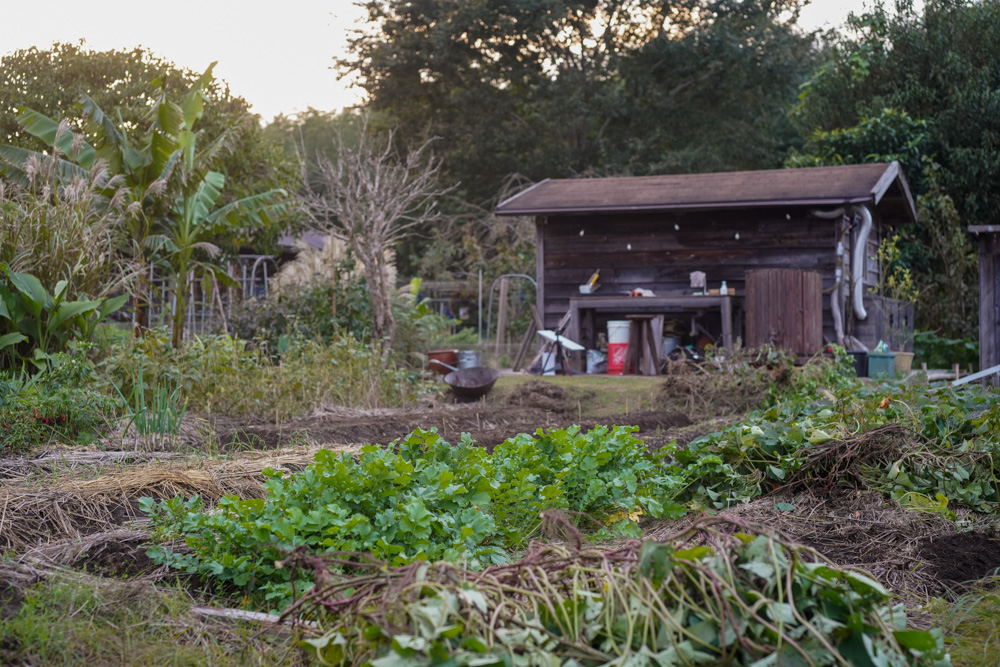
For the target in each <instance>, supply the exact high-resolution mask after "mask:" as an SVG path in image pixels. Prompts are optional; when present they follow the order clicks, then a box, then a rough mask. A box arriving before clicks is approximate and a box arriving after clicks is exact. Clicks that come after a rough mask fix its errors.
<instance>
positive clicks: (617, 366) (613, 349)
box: [608, 320, 632, 375]
mask: <svg viewBox="0 0 1000 667" xmlns="http://www.w3.org/2000/svg"><path fill="white" fill-rule="evenodd" d="M631 325H632V323H631V322H629V321H628V320H609V321H608V375H621V374H622V371H624V370H625V357H626V355H627V354H628V333H629V329H630V327H631Z"/></svg>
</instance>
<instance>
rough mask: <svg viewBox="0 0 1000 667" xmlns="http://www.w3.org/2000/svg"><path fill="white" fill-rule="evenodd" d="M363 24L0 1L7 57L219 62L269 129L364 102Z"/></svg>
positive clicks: (339, 7)
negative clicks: (347, 73)
mask: <svg viewBox="0 0 1000 667" xmlns="http://www.w3.org/2000/svg"><path fill="white" fill-rule="evenodd" d="M866 4H870V0H813V2H812V4H811V5H810V6H808V7H806V8H805V9H804V10H803V11H802V21H801V23H802V25H803V26H805V27H807V28H816V27H835V26H837V25H840V24H841V23H842V22H843V21H844V19H845V18H846V17H847V14H848V13H849V12H850V11H860V10H861V9H862V8H863V7H864V6H865V5H866ZM166 8H169V9H166ZM361 16H362V12H361V10H359V9H358V8H357V7H355V6H354V1H353V0H282V1H281V2H274V0H266V1H265V0H242V1H236V0H172V1H171V2H169V3H163V2H152V1H151V0H98V1H97V2H86V0H45V1H44V2H43V3H41V4H40V5H35V4H34V3H28V2H24V1H23V0H0V54H7V53H10V52H11V51H15V50H17V49H22V48H28V47H31V46H37V47H39V48H42V49H44V48H47V47H49V46H51V45H52V43H53V42H77V41H79V40H80V39H84V40H86V45H87V46H88V47H89V48H92V49H96V50H101V51H103V50H107V49H131V48H134V47H136V46H144V47H146V48H148V49H150V50H151V51H153V52H154V53H156V54H157V55H159V56H162V57H164V58H166V59H167V60H170V61H172V62H174V63H176V64H178V65H180V66H183V67H187V68H189V69H192V70H196V71H199V72H200V71H203V70H204V69H205V67H207V66H208V64H209V63H210V62H212V61H213V60H218V61H219V64H218V66H217V67H216V69H215V74H216V76H217V77H218V78H220V79H223V80H225V81H226V82H228V83H229V85H230V88H231V89H232V91H233V93H235V94H236V95H240V96H242V97H244V98H246V99H247V100H248V101H249V102H250V103H251V104H252V105H253V110H254V111H255V112H257V113H259V114H260V115H261V116H262V117H263V118H264V120H265V121H267V120H270V119H271V118H272V117H274V116H275V115H277V114H279V113H294V112H296V111H302V110H305V109H306V108H307V107H313V108H316V109H321V110H334V109H339V108H342V107H344V106H350V105H352V104H355V103H357V102H359V101H360V99H361V98H360V92H359V91H358V89H356V88H355V89H351V88H350V85H349V83H348V82H347V81H346V80H338V75H337V73H336V72H335V71H334V70H332V69H331V67H332V65H333V58H334V57H335V56H337V55H340V54H343V53H344V50H345V48H346V46H347V37H348V34H349V32H350V30H351V29H352V28H354V27H355V26H356V25H357V23H356V22H357V21H358V20H359V19H360V17H361Z"/></svg>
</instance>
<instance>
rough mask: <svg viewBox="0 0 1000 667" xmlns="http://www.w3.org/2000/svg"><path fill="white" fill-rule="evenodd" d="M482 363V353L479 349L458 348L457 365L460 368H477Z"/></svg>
mask: <svg viewBox="0 0 1000 667" xmlns="http://www.w3.org/2000/svg"><path fill="white" fill-rule="evenodd" d="M482 365H483V355H482V354H481V353H480V352H479V350H459V351H458V367H459V368H460V369H461V368H478V367H479V366H482Z"/></svg>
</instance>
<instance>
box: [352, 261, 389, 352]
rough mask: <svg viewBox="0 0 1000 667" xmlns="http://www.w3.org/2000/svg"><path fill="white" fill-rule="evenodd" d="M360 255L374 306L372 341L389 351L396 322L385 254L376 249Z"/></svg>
mask: <svg viewBox="0 0 1000 667" xmlns="http://www.w3.org/2000/svg"><path fill="white" fill-rule="evenodd" d="M358 254H359V255H360V256H361V257H362V260H363V261H365V276H366V278H367V280H368V294H369V298H370V299H371V304H372V341H373V342H374V343H375V344H376V345H378V346H379V347H380V349H382V350H388V349H389V348H390V347H392V339H393V338H394V337H395V335H396V320H395V319H394V318H393V316H392V285H390V284H389V275H388V273H389V272H388V267H387V266H386V263H385V253H383V252H382V251H381V250H379V249H374V250H373V251H371V252H368V253H360V252H359V253H358ZM365 255H367V257H365Z"/></svg>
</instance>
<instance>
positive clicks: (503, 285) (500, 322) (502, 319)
mask: <svg viewBox="0 0 1000 667" xmlns="http://www.w3.org/2000/svg"><path fill="white" fill-rule="evenodd" d="M506 335H507V279H506V278H501V279H500V312H499V313H498V314H497V342H496V353H497V355H498V356H499V354H500V346H501V345H503V344H504V343H505V342H506Z"/></svg>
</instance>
